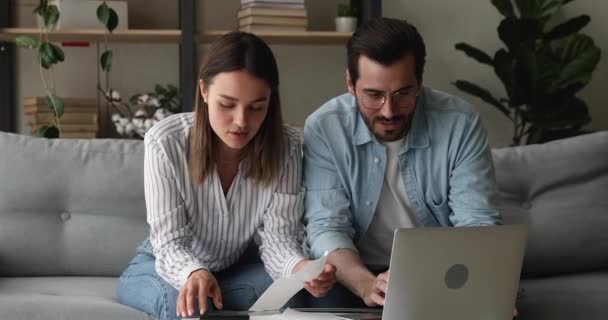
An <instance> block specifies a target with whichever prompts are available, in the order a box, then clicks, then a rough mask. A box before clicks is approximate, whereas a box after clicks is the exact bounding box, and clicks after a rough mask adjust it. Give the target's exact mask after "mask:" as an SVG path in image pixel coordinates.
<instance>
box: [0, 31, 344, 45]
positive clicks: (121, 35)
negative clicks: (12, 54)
mask: <svg viewBox="0 0 608 320" xmlns="http://www.w3.org/2000/svg"><path fill="white" fill-rule="evenodd" d="M39 32H40V31H39V29H37V28H3V29H0V41H9V42H13V41H15V39H16V38H17V37H19V36H31V37H38V36H39ZM227 32H229V30H211V31H207V32H203V33H197V34H195V41H196V42H197V43H209V42H212V41H214V40H216V39H218V38H219V37H221V36H222V35H224V34H225V33H227ZM256 34H257V35H259V36H260V37H261V38H263V39H264V40H265V41H267V42H268V43H271V44H320V45H324V44H328V45H331V44H345V43H346V41H348V38H349V37H350V35H351V34H350V33H345V32H333V31H301V32H259V33H256ZM106 36H107V37H108V41H110V42H125V43H138V42H139V43H180V42H181V36H182V33H181V31H180V30H177V29H176V30H153V29H131V30H116V31H114V32H113V33H110V34H108V35H106V34H105V33H104V31H103V30H98V29H66V30H57V31H52V32H50V33H49V38H50V39H51V41H56V42H99V41H104V38H105V37H106Z"/></svg>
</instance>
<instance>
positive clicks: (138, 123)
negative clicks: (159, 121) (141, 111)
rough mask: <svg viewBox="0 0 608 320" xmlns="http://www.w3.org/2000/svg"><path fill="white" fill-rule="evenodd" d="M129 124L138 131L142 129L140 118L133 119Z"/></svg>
mask: <svg viewBox="0 0 608 320" xmlns="http://www.w3.org/2000/svg"><path fill="white" fill-rule="evenodd" d="M131 122H132V123H133V125H134V126H135V127H137V128H138V129H141V128H143V127H144V119H142V118H133V120H132V121H131Z"/></svg>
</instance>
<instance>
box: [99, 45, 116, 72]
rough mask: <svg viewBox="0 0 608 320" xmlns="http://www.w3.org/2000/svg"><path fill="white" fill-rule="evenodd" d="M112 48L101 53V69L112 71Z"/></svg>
mask: <svg viewBox="0 0 608 320" xmlns="http://www.w3.org/2000/svg"><path fill="white" fill-rule="evenodd" d="M112 57H113V54H112V50H106V51H105V52H104V53H103V54H102V55H101V69H102V70H103V71H105V72H110V70H111V69H112Z"/></svg>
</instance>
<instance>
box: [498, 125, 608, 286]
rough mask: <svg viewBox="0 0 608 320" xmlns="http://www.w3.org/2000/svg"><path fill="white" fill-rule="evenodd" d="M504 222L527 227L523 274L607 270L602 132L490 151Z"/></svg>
mask: <svg viewBox="0 0 608 320" xmlns="http://www.w3.org/2000/svg"><path fill="white" fill-rule="evenodd" d="M492 153H493V157H494V164H495V168H496V178H497V181H498V189H499V195H500V201H501V211H502V214H503V217H504V219H505V222H506V223H528V224H529V235H528V243H527V250H526V256H525V259H524V268H523V273H524V275H526V276H545V275H552V274H559V273H570V272H578V271H589V270H594V269H601V268H608V131H603V132H598V133H594V134H587V135H582V136H577V137H573V138H569V139H563V140H558V141H553V142H550V143H545V144H539V145H528V146H520V147H510V148H503V149H495V150H493V151H492Z"/></svg>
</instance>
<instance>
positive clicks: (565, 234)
mask: <svg viewBox="0 0 608 320" xmlns="http://www.w3.org/2000/svg"><path fill="white" fill-rule="evenodd" d="M143 151H144V150H143V144H142V143H141V142H139V141H128V140H89V141H87V140H45V139H38V138H31V137H26V136H21V135H14V134H7V133H1V132H0V319H45V320H46V319H91V320H94V319H103V320H107V319H149V317H148V316H147V315H145V314H143V313H141V312H138V311H136V310H133V309H131V308H128V307H126V306H122V305H120V304H119V303H118V302H117V300H116V294H115V287H116V280H117V278H116V277H117V276H118V275H119V274H120V272H121V271H122V269H123V268H124V267H125V266H126V264H127V263H128V261H129V259H130V258H131V257H132V256H133V254H134V252H135V247H136V246H137V245H138V244H139V242H140V241H141V240H142V239H144V237H145V236H146V235H147V232H148V229H147V225H146V223H145V203H144V195H143V176H142V174H143V170H142V167H143ZM493 154H494V157H495V162H496V171H497V177H498V181H499V187H500V190H501V201H502V202H501V206H502V207H503V213H504V215H505V219H506V220H507V222H508V223H517V222H526V223H529V225H530V238H529V243H528V248H527V253H526V258H525V262H524V279H523V280H522V287H523V288H524V292H523V296H522V297H521V299H520V302H519V303H520V306H519V307H520V311H521V314H522V315H521V319H524V320H528V319H530V320H561V319H569V320H570V319H585V320H592V319H608V132H600V133H596V134H592V135H587V136H580V137H577V138H572V139H567V140H562V141H557V142H553V143H549V144H544V145H536V146H526V147H517V148H504V149H497V150H493Z"/></svg>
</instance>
